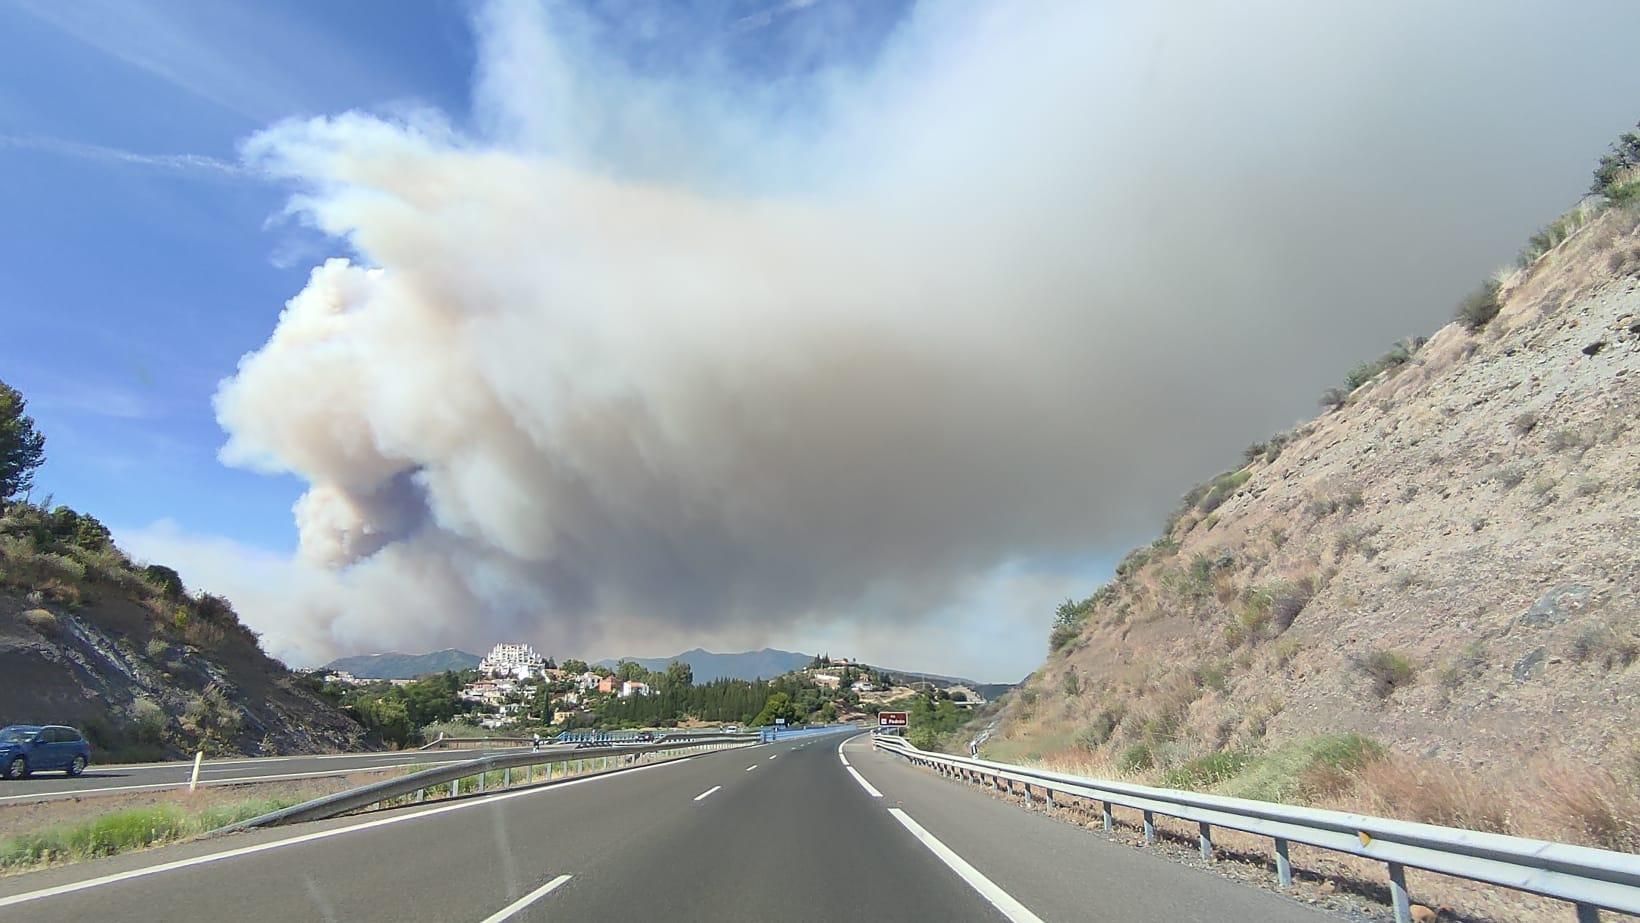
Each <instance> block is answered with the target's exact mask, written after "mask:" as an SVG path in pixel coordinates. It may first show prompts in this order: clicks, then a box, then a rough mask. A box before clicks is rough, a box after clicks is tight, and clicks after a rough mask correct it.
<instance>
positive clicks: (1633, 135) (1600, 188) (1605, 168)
mask: <svg viewBox="0 0 1640 923" xmlns="http://www.w3.org/2000/svg"><path fill="white" fill-rule="evenodd" d="M1635 127H1636V128H1640V125H1636V126H1635ZM1636 169H1640V132H1633V131H1630V132H1625V133H1623V134H1622V135H1619V136H1618V138H1617V140H1616V141H1613V142H1612V145H1611V148H1610V150H1608V151H1607V152H1606V153H1605V154H1604V155H1602V156H1601V158H1600V162H1599V163H1598V164H1596V165H1595V168H1594V182H1593V183H1591V184H1590V185H1589V192H1591V193H1593V194H1594V195H1603V196H1608V197H1610V196H1611V194H1612V192H1613V191H1614V190H1615V189H1617V188H1618V187H1619V186H1621V185H1623V184H1626V183H1628V182H1631V181H1632V180H1633V175H1632V174H1633V172H1634V171H1635V170H1636Z"/></svg>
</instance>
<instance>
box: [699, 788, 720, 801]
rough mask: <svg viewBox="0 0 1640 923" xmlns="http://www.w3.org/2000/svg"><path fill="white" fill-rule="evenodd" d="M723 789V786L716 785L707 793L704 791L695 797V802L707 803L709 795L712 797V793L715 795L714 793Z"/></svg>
mask: <svg viewBox="0 0 1640 923" xmlns="http://www.w3.org/2000/svg"><path fill="white" fill-rule="evenodd" d="M722 787H723V786H721V785H714V786H712V787H711V788H709V789H707V790H706V791H704V792H701V793H700V794H698V795H696V796H695V800H696V801H705V800H706V797H707V796H708V795H710V794H712V793H713V792H715V791H717V790H718V789H720V788H722Z"/></svg>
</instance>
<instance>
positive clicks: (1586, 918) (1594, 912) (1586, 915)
mask: <svg viewBox="0 0 1640 923" xmlns="http://www.w3.org/2000/svg"><path fill="white" fill-rule="evenodd" d="M1577 923H1600V908H1599V907H1596V906H1595V905H1593V904H1578V905H1577Z"/></svg>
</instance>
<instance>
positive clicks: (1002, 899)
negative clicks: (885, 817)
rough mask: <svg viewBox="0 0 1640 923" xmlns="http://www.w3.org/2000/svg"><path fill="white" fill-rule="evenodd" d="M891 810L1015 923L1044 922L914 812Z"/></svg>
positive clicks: (925, 844) (908, 828)
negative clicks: (916, 818) (926, 827)
mask: <svg viewBox="0 0 1640 923" xmlns="http://www.w3.org/2000/svg"><path fill="white" fill-rule="evenodd" d="M888 813H890V814H892V815H894V819H895V820H897V821H899V822H900V824H901V825H902V826H904V827H905V829H907V830H909V831H911V835H912V836H914V837H916V838H917V840H918V841H919V842H921V843H922V844H923V845H924V846H926V847H928V851H929V852H931V853H933V854H934V855H936V856H938V857H939V860H940V861H941V862H944V863H945V864H946V866H948V867H949V868H950V869H951V871H953V872H956V873H957V877H959V878H961V879H962V880H963V881H965V882H967V883H968V887H970V888H973V889H974V890H975V891H977V892H979V896H980V897H983V898H985V900H986V901H987V902H988V903H989V904H990V905H991V906H992V907H995V908H996V909H997V910H999V911H1001V912H1002V915H1003V916H1005V917H1007V918H1008V919H1009V920H1012V921H1013V923H1042V918H1041V917H1039V916H1037V915H1036V914H1034V913H1032V912H1030V910H1028V909H1026V907H1025V905H1024V904H1021V903H1020V902H1019V901H1016V900H1014V898H1013V895H1011V894H1009V893H1008V892H1007V891H1004V890H1002V889H1001V888H1000V887H998V886H997V883H996V882H994V881H992V880H991V879H989V878H986V877H985V876H984V875H983V874H981V873H980V870H979V869H976V868H974V867H973V866H972V865H969V864H968V863H967V862H966V861H965V860H964V859H963V858H962V857H961V856H959V855H957V854H956V853H954V852H952V851H951V848H950V847H949V846H946V845H945V844H944V843H941V842H940V841H939V840H937V839H935V838H934V834H932V833H929V832H928V831H927V830H924V829H923V826H922V824H919V823H917V822H916V821H914V820H912V819H911V815H909V814H907V813H905V812H904V811H902V810H900V809H899V808H889V809H888Z"/></svg>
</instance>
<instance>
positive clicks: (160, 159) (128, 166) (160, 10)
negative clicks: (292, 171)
mask: <svg viewBox="0 0 1640 923" xmlns="http://www.w3.org/2000/svg"><path fill="white" fill-rule="evenodd" d="M905 6H906V4H904V3H899V2H876V0H833V2H828V3H825V4H818V5H815V6H813V7H812V8H810V7H809V6H808V5H806V4H803V3H800V2H799V3H778V2H705V3H694V4H670V3H669V4H659V5H640V4H621V3H609V4H596V5H592V6H589V7H586V9H587V11H588V12H590V13H591V14H592V15H593V16H594V19H595V21H597V22H598V23H599V24H601V25H603V26H604V27H606V29H607V32H605V33H604V35H603V40H604V41H605V42H606V43H607V46H608V49H609V52H610V53H611V54H613V55H617V56H619V57H620V58H622V59H623V60H625V61H627V62H628V63H629V64H630V66H632V67H633V68H635V69H637V70H639V71H642V72H646V73H662V74H664V73H666V72H668V71H676V70H687V69H688V68H689V67H691V66H692V65H693V64H694V63H696V62H695V58H694V55H695V54H696V53H698V50H699V48H700V47H701V46H702V44H703V43H711V44H712V45H713V46H714V47H718V48H720V49H721V50H722V52H723V54H724V55H725V57H726V58H727V60H728V61H729V63H730V65H731V66H732V67H733V68H734V69H735V71H737V72H738V73H739V74H741V75H743V76H744V78H745V79H746V80H747V81H748V83H749V84H754V85H755V84H761V83H764V82H769V81H791V82H792V83H793V84H794V85H796V84H800V83H801V81H802V79H803V77H804V75H806V74H809V73H812V72H814V71H816V70H819V69H824V68H830V67H838V66H847V65H849V64H850V63H851V62H853V63H858V62H860V61H865V60H869V56H870V54H871V53H872V51H873V49H874V48H875V47H876V44H877V43H878V42H880V41H881V38H882V36H883V35H884V34H885V33H886V31H887V30H888V29H890V28H892V26H893V24H894V22H895V21H896V19H897V17H898V16H899V15H900V14H901V13H902V12H903V11H904V8H905ZM471 8H472V7H471V5H469V4H465V3H456V2H449V0H441V2H427V3H402V2H397V0H360V2H349V3H342V4H337V3H330V2H321V0H299V2H286V3H278V4H267V3H251V2H222V3H213V4H206V5H197V4H181V3H175V2H141V0H137V2H128V0H113V2H87V3H75V4H61V3H56V2H51V0H42V2H28V0H23V2H16V3H8V4H4V5H0V196H3V201H4V207H5V214H6V220H5V221H4V222H0V253H4V254H5V255H4V257H3V263H0V305H4V306H5V314H6V316H7V317H8V322H7V323H8V326H9V328H10V335H8V336H7V337H6V338H4V339H3V340H0V370H3V374H4V376H5V379H6V380H7V381H8V382H10V383H11V384H13V385H14V386H16V387H18V388H20V389H21V390H22V391H23V392H24V394H25V395H26V396H27V398H28V399H29V401H30V411H31V413H32V414H33V416H34V417H35V419H36V421H37V422H38V423H39V425H40V427H41V429H42V430H43V431H44V432H46V433H47V435H48V439H49V447H48V456H49V459H48V462H47V465H46V467H45V468H44V469H43V470H42V471H41V472H40V473H39V476H38V477H37V479H36V481H37V485H38V491H43V492H47V493H51V494H53V495H55V497H56V498H57V500H58V501H59V502H63V503H68V504H70V505H72V506H75V507H76V508H79V509H84V510H88V511H93V512H94V513H95V514H96V515H98V516H100V517H102V518H103V519H104V520H105V521H107V522H109V523H113V524H118V525H122V526H126V527H131V526H137V525H143V524H147V523H150V522H153V521H155V520H158V519H171V520H175V521H176V522H178V523H180V524H182V525H183V526H185V527H186V528H188V529H189V530H192V531H198V532H201V533H208V534H212V535H217V536H222V537H226V538H229V539H233V540H235V541H239V542H244V543H247V544H250V545H253V546H256V547H259V548H264V549H268V550H273V551H279V552H289V551H292V550H294V548H295V542H296V533H295V530H294V529H293V527H292V525H291V521H290V508H291V504H292V503H293V502H294V501H295V499H296V498H297V496H298V495H299V494H300V493H301V491H302V489H303V485H302V484H301V483H300V482H299V481H298V480H297V479H295V478H293V477H288V476H274V477H270V476H267V475H264V474H259V473H253V472H248V471H243V470H237V469H233V468H229V467H226V466H224V465H222V464H220V463H219V462H218V461H217V457H216V453H217V450H218V449H219V448H220V447H221V445H222V443H223V441H224V436H223V433H222V430H221V427H220V426H218V425H217V422H216V420H215V417H214V415H213V413H212V410H211V403H210V400H211V395H212V394H213V392H214V391H215V389H216V386H217V383H218V382H219V381H221V380H222V379H223V378H224V377H226V376H228V375H229V374H231V373H232V371H233V369H234V367H235V364H236V363H237V362H238V360H239V358H240V356H242V355H244V354H245V353H246V352H248V351H250V350H252V349H255V348H256V347H257V346H259V345H260V344H261V343H262V342H263V341H264V340H265V339H266V338H267V335H268V332H269V330H270V329H271V328H272V326H273V323H274V321H275V319H276V318H277V316H278V312H279V310H280V308H281V306H282V305H283V304H284V302H285V300H286V299H288V298H290V297H291V296H292V295H293V294H295V293H296V292H297V291H298V290H299V289H300V288H301V287H302V285H303V283H304V282H305V280H306V278H307V274H308V272H309V271H310V269H311V268H312V266H313V264H314V263H315V262H317V261H318V260H319V259H320V258H322V257H324V256H327V255H332V254H336V253H338V252H340V250H339V247H338V246H337V244H336V243H335V242H332V241H326V240H324V239H322V238H320V237H318V236H317V235H315V234H312V233H311V232H308V231H306V230H304V229H303V228H302V227H301V226H300V225H299V224H298V223H296V222H294V221H291V220H288V219H285V218H283V217H282V214H283V210H284V206H285V200H286V198H287V196H288V194H289V191H288V189H285V188H281V187H279V186H276V185H274V184H273V183H271V182H268V181H267V180H265V179H263V178H260V177H256V176H252V175H249V174H246V173H243V172H233V168H234V167H235V166H236V165H237V164H238V162H239V155H238V146H239V144H240V142H241V141H243V140H244V139H245V138H246V137H247V136H248V135H250V134H251V133H253V132H255V131H256V130H258V129H260V128H263V127H265V126H267V125H269V124H271V123H273V122H275V121H277V120H280V119H283V118H287V117H301V116H312V115H319V114H328V113H335V112H341V111H345V110H349V109H365V110H371V111H392V110H393V109H395V108H398V107H403V106H406V105H412V104H421V105H430V106H433V107H435V108H437V109H440V110H442V111H443V112H444V113H445V114H446V115H447V116H449V117H450V118H451V119H452V120H453V121H455V122H456V123H457V124H458V125H459V124H462V123H464V122H466V121H467V120H469V119H470V111H469V109H470V85H471V78H472V70H473V66H474V60H475V59H474V47H473V36H472V33H471V29H470V27H469V23H468V18H467V17H468V13H467V11H468V10H469V9H471ZM798 17H808V18H809V19H810V20H811V21H809V22H803V23H797V24H794V23H793V22H792V20H793V19H794V18H798ZM815 17H825V24H826V28H827V29H828V30H833V29H834V30H836V32H837V34H838V36H839V40H838V41H837V42H836V43H835V44H828V45H827V46H826V47H825V48H824V49H820V48H816V47H814V45H813V43H812V42H810V41H808V40H806V39H804V40H801V41H799V40H798V36H807V35H809V34H810V31H809V30H811V29H812V28H813V27H814V25H815V23H814V22H813V21H812V20H813V18H815ZM797 26H800V27H801V29H802V31H801V32H799V31H798V30H797V28H796V27H797ZM794 96H800V94H794Z"/></svg>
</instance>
